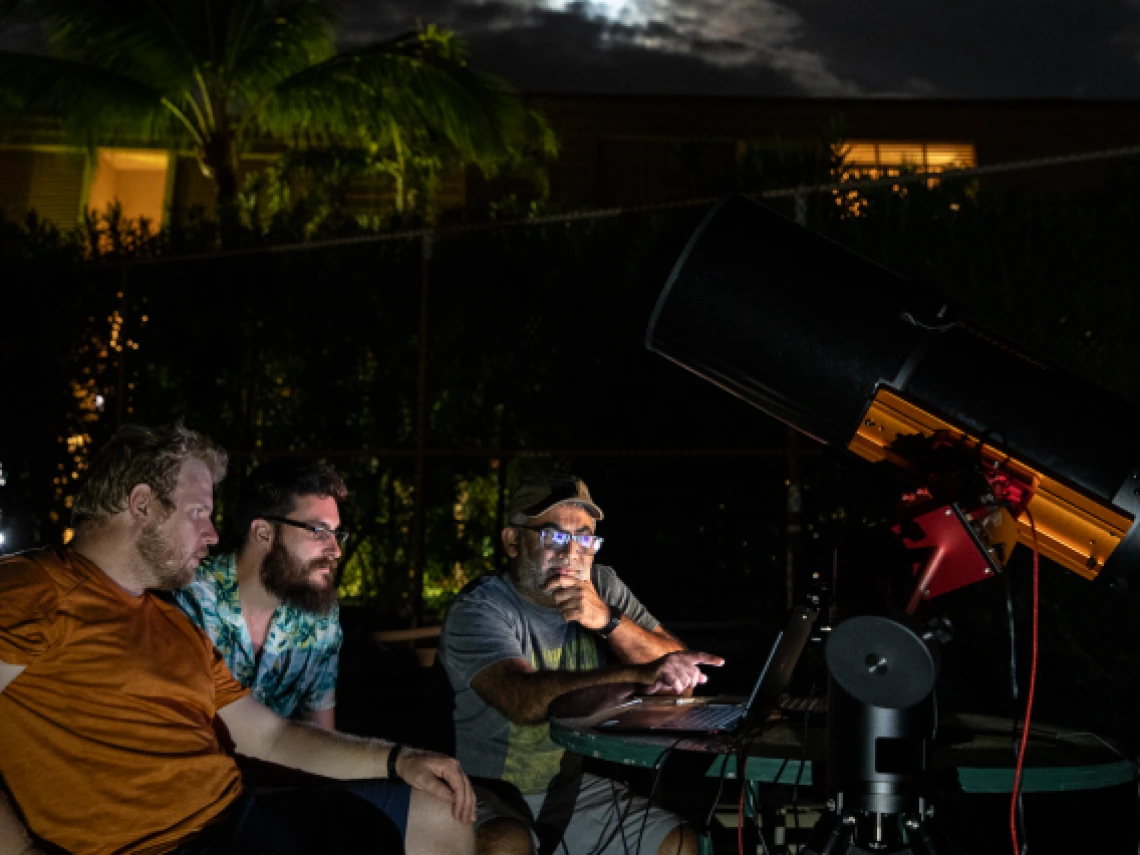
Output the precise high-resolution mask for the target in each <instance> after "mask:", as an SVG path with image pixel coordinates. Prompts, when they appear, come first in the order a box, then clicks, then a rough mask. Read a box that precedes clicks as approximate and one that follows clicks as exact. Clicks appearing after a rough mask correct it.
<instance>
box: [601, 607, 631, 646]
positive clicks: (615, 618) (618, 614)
mask: <svg viewBox="0 0 1140 855" xmlns="http://www.w3.org/2000/svg"><path fill="white" fill-rule="evenodd" d="M623 617H625V615H624V614H623V613H622V610H621V609H619V608H618V607H617V606H610V622H609V623H607V624H606V625H605V626H603V627H602V628H601V629H599V630H598V635H600V636H601V637H602V638H609V637H610V633H611V632H613V631H614V630H615V629H617V628H618V626H620V625H621V619H622V618H623Z"/></svg>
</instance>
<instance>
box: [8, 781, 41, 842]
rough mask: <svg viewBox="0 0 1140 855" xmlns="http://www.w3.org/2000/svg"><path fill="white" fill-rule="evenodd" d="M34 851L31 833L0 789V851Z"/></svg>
mask: <svg viewBox="0 0 1140 855" xmlns="http://www.w3.org/2000/svg"><path fill="white" fill-rule="evenodd" d="M36 851H38V850H36V847H35V843H33V842H32V835H31V834H29V833H28V829H27V828H25V827H24V823H23V822H22V821H21V820H20V817H19V815H17V813H16V808H15V806H14V805H13V804H12V802H11V800H10V799H9V798H8V795H7V793H5V792H4V791H3V789H0V852H5V853H7V852H12V853H15V855H23V853H26V852H36Z"/></svg>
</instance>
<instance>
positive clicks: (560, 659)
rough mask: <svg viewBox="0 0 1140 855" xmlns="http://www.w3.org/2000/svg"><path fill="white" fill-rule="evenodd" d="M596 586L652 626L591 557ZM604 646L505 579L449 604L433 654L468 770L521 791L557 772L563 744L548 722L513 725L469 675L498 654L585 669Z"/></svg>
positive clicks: (489, 580) (543, 667) (536, 664)
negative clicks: (450, 694) (443, 672)
mask: <svg viewBox="0 0 1140 855" xmlns="http://www.w3.org/2000/svg"><path fill="white" fill-rule="evenodd" d="M591 578H592V581H593V583H594V588H595V589H596V590H597V592H598V595H599V596H600V597H601V598H602V599H603V600H604V601H605V602H606V603H608V604H610V605H614V606H617V607H618V608H619V609H621V610H622V612H623V613H624V614H625V615H626V617H628V618H629V619H630V620H632V621H634V622H635V623H637V624H638V625H639V626H641V627H644V628H645V629H647V630H650V631H652V630H654V629H656V628H657V626H658V622H657V619H656V618H654V617H653V615H651V614H650V613H649V612H648V611H647V610H646V608H645V606H643V605H642V604H641V603H640V602H638V600H637V598H636V597H635V596H634V595H633V593H632V592H631V591H630V590H629V588H627V587H626V586H625V583H624V582H622V581H621V579H619V578H618V577H617V574H616V573H614V571H613V568H611V567H606V566H604V565H600V564H595V565H594V568H593V571H592V574H591ZM608 652H609V645H608V644H607V643H606V642H605V640H604V639H602V638H600V637H599V636H598V635H597V634H596V633H594V632H592V631H591V630H588V629H586V628H584V627H583V626H582V625H581V624H579V623H578V622H577V621H570V622H567V621H565V620H563V618H562V615H561V614H560V613H559V612H558V610H557V609H548V608H542V607H540V606H536V605H534V604H533V603H530V602H528V601H527V600H525V599H523V597H522V595H521V594H519V592H518V590H517V589H516V588H515V586H514V584H513V583H512V582H511V580H510V578H509V577H507V576H505V575H502V576H484V577H483V578H481V579H478V580H476V581H475V582H473V583H472V584H471V585H469V586H468V587H467V588H466V589H464V590H463V592H462V593H461V594H460V595H459V596H458V597H457V598H456V599H455V602H453V603H452V604H451V609H450V611H448V613H447V619H446V620H445V621H444V623H443V631H442V635H441V638H440V644H439V658H440V660H441V661H442V662H443V665H444V667H445V668H446V669H447V676H448V677H449V679H450V680H451V687H452V689H454V690H455V743H456V752H455V753H456V756H457V757H458V758H459V761H460V763H462V764H463V770H464V771H465V772H466V773H467V774H468V775H474V776H477V777H481V778H494V779H501V780H504V781H507V782H508V783H511V784H514V785H515V786H516V787H518V788H519V790H520V791H522V792H523V793H527V794H536V793H542V792H545V791H546V788H547V786H548V785H549V784H550V782H551V780H553V778H554V776H555V775H556V774H558V769H559V765H560V763H561V761H562V753H563V750H562V749H561V748H559V747H558V746H557V745H555V744H554V743H553V742H552V741H551V739H550V725H549V724H546V723H543V724H540V725H526V726H522V725H517V724H512V723H511V722H510V721H509V720H508V719H507V718H506V716H504V715H503V714H502V713H500V712H499V711H498V710H496V709H495V708H494V707H492V706H490V705H489V704H487V703H486V702H485V701H484V700H483V699H482V698H481V697H479V695H478V694H477V693H476V692H475V690H474V689H472V688H471V681H472V679H474V677H475V675H476V674H478V673H479V672H480V671H482V670H483V669H484V668H486V667H487V666H488V665H493V664H495V663H496V662H501V661H503V660H504V659H525V660H526V661H527V662H529V663H530V664H531V666H532V667H533V668H534V669H535V670H536V671H590V670H593V669H596V668H600V667H602V666H603V665H605V664H606V659H607V653H608Z"/></svg>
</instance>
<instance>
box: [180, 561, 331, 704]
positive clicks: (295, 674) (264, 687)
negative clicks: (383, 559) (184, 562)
mask: <svg viewBox="0 0 1140 855" xmlns="http://www.w3.org/2000/svg"><path fill="white" fill-rule="evenodd" d="M174 598H175V600H176V601H177V603H178V606H179V607H180V608H181V609H182V611H184V612H185V613H186V614H187V616H188V617H189V618H190V620H192V621H193V622H194V623H196V624H197V625H198V626H200V627H201V628H202V629H203V630H205V631H206V634H207V635H209V636H210V638H211V639H213V642H214V646H215V647H217V648H218V650H219V651H221V654H222V656H223V657H224V658H225V660H226V664H227V665H228V666H229V669H230V672H231V673H232V674H233V675H234V677H236V678H237V681H238V682H239V683H241V684H242V685H243V686H248V687H249V689H250V691H251V693H252V694H253V696H254V697H255V698H257V700H259V701H261V703H263V704H265V705H266V706H267V707H269V708H270V709H271V710H273V711H274V712H275V713H277V714H278V715H281V716H284V717H286V718H290V717H300V718H305V717H308V716H309V715H311V714H312V713H314V712H317V711H319V710H326V709H330V708H332V707H333V706H335V705H336V676H337V668H338V665H339V662H340V646H341V643H342V642H343V640H344V633H343V632H342V631H341V628H340V615H339V611H338V609H337V607H336V606H335V605H334V606H333V608H332V611H330V612H329V613H328V614H327V615H314V614H308V613H306V612H303V611H301V610H300V609H297V608H294V607H293V606H287V605H284V604H282V605H280V606H278V607H277V611H275V612H274V613H273V617H272V619H271V620H270V623H269V633H268V635H267V636H266V638H265V644H264V645H263V646H262V648H261V655H260V656H255V655H254V652H253V642H252V641H251V640H250V636H249V628H248V627H247V626H246V623H245V619H244V618H243V617H242V613H241V599H240V597H239V596H238V581H237V556H236V555H234V554H232V553H231V554H228V555H215V556H211V557H210V558H207V559H206V560H205V561H203V562H202V563H201V565H199V567H198V572H197V574H196V576H195V578H194V581H193V582H191V583H190V586H189V587H187V588H183V589H182V590H180V591H176V592H175V593H174Z"/></svg>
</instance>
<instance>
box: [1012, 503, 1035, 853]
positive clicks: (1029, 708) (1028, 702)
mask: <svg viewBox="0 0 1140 855" xmlns="http://www.w3.org/2000/svg"><path fill="white" fill-rule="evenodd" d="M1025 515H1026V516H1028V517H1029V529H1030V531H1031V532H1032V533H1033V647H1032V650H1033V653H1032V659H1031V660H1030V665H1029V694H1028V695H1027V696H1026V698H1025V724H1024V725H1022V728H1021V745H1020V746H1019V747H1018V750H1017V768H1016V769H1015V770H1014V773H1013V797H1012V798H1011V799H1010V802H1009V836H1010V840H1011V841H1012V842H1013V855H1021V843H1020V841H1019V840H1018V838H1017V797H1018V794H1019V792H1020V790H1021V770H1022V767H1023V765H1024V763H1025V745H1026V743H1027V742H1028V741H1029V719H1030V716H1031V715H1032V714H1033V690H1034V689H1035V688H1036V687H1037V601H1038V577H1039V575H1040V556H1039V554H1038V552H1037V526H1036V525H1035V524H1034V522H1033V514H1031V513H1029V510H1028V509H1026V511H1025Z"/></svg>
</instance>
